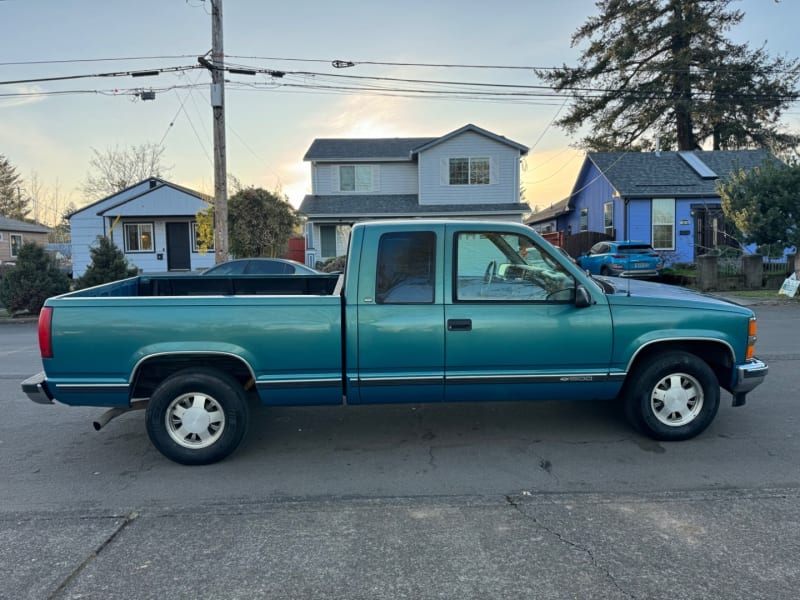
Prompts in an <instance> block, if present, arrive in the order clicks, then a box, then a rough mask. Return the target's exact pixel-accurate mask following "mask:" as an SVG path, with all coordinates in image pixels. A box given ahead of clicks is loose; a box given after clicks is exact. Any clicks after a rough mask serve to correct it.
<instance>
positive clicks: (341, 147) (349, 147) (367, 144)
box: [303, 137, 437, 162]
mask: <svg viewBox="0 0 800 600" xmlns="http://www.w3.org/2000/svg"><path fill="white" fill-rule="evenodd" d="M435 139H437V138H428V137H425V138H322V139H316V140H314V141H313V142H312V144H311V147H310V148H309V149H308V152H306V155H305V156H304V157H303V160H315V161H321V162H322V161H341V160H348V161H354V160H411V152H412V150H414V148H416V147H417V146H422V145H424V144H427V143H428V142H430V141H432V140H435Z"/></svg>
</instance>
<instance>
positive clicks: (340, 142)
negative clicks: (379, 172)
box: [303, 123, 528, 162]
mask: <svg viewBox="0 0 800 600" xmlns="http://www.w3.org/2000/svg"><path fill="white" fill-rule="evenodd" d="M466 131H472V132H475V133H478V134H480V135H483V136H486V137H488V138H491V139H493V140H495V141H497V142H500V143H502V144H508V145H509V146H512V147H514V148H516V149H517V150H519V152H520V153H521V154H522V155H525V154H527V153H528V147H527V146H524V145H523V144H520V143H519V142H515V141H514V140H510V139H508V138H506V137H503V136H501V135H497V134H496V133H492V132H491V131H487V130H486V129H482V128H480V127H478V126H477V125H473V124H472V123H469V124H467V125H464V126H463V127H460V128H459V129H456V130H455V131H451V132H450V133H448V134H445V135H443V136H440V137H418V138H321V139H316V140H314V141H313V142H312V143H311V147H310V148H309V149H308V152H306V155H305V156H304V157H303V160H313V161H317V162H336V161H350V162H352V161H368V160H382V161H385V160H411V159H412V157H413V154H415V153H417V152H420V151H423V150H427V149H428V148H431V147H433V146H435V145H436V144H440V143H442V142H445V141H447V140H449V139H452V138H454V137H456V136H458V135H461V134H462V133H464V132H466Z"/></svg>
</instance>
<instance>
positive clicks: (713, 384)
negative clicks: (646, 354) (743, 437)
mask: <svg viewBox="0 0 800 600" xmlns="http://www.w3.org/2000/svg"><path fill="white" fill-rule="evenodd" d="M629 377H630V378H631V379H630V380H629V381H628V382H626V384H625V391H624V392H623V395H624V398H623V400H624V402H625V414H626V416H627V417H628V420H629V421H630V422H631V424H632V425H633V426H634V427H636V428H637V429H638V430H640V431H641V432H642V433H644V434H646V435H648V436H650V437H652V438H654V439H656V440H664V441H677V440H686V439H689V438H692V437H694V436H696V435H698V434H699V433H701V432H702V431H704V430H705V429H706V427H708V426H709V425H710V424H711V422H712V421H713V420H714V417H715V416H716V414H717V409H718V408H719V382H718V381H717V377H716V375H714V372H713V371H712V370H711V367H709V366H708V364H706V363H705V361H703V360H702V359H701V358H699V357H697V356H695V355H694V354H690V353H688V352H666V353H664V354H661V355H654V356H652V357H651V358H649V359H646V360H645V361H644V362H642V363H641V364H640V365H639V366H638V367H637V372H636V373H633V374H631V375H629Z"/></svg>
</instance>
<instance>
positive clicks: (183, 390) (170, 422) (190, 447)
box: [145, 368, 250, 465]
mask: <svg viewBox="0 0 800 600" xmlns="http://www.w3.org/2000/svg"><path fill="white" fill-rule="evenodd" d="M187 413H189V414H187ZM249 413H250V411H249V407H248V404H247V397H246V394H245V391H244V388H243V387H242V385H241V384H240V383H239V382H238V381H237V380H236V379H234V378H233V377H231V376H230V375H227V374H226V373H223V372H222V371H218V370H216V369H210V368H197V369H185V370H183V371H179V372H178V373H175V374H174V375H171V376H170V377H168V378H167V379H165V380H164V381H163V382H161V384H160V385H159V386H158V387H157V388H156V389H155V391H154V392H153V394H152V396H150V402H149V403H148V405H147V414H146V415H145V422H146V424H147V435H148V436H149V437H150V441H151V442H153V445H154V446H155V447H156V448H157V449H158V451H159V452H161V454H163V455H164V456H166V457H167V458H169V459H170V460H174V461H175V462H178V463H181V464H184V465H208V464H211V463H214V462H217V461H220V460H222V459H223V458H225V457H226V456H228V455H229V454H231V452H233V451H234V450H236V448H237V447H238V446H239V444H240V443H241V441H242V438H244V435H245V433H246V432H247V426H248V422H249V416H250V414H249Z"/></svg>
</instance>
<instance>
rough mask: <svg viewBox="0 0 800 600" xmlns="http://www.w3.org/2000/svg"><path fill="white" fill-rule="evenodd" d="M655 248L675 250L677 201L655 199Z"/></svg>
mask: <svg viewBox="0 0 800 600" xmlns="http://www.w3.org/2000/svg"><path fill="white" fill-rule="evenodd" d="M653 248H655V249H656V250H674V249H675V199H674V198H656V199H653Z"/></svg>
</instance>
